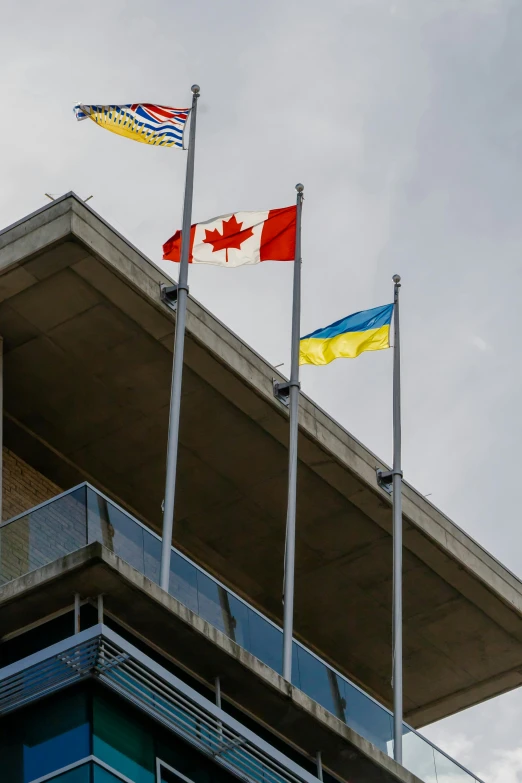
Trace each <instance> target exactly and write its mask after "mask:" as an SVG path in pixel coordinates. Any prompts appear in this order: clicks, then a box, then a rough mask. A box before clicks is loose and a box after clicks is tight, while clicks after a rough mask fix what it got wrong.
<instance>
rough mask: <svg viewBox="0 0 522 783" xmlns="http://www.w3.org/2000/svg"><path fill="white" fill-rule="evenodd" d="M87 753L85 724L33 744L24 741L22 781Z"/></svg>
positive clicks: (59, 767) (87, 732) (25, 781)
mask: <svg viewBox="0 0 522 783" xmlns="http://www.w3.org/2000/svg"><path fill="white" fill-rule="evenodd" d="M88 755H89V727H88V725H87V724H84V725H82V726H76V727H75V728H74V729H70V730H69V731H64V732H61V733H60V734H56V735H55V736H53V737H49V738H48V739H45V740H43V741H42V742H39V743H38V744H35V745H28V744H25V743H24V749H23V758H24V783H29V781H31V780H36V778H40V777H42V776H43V775H47V774H49V772H54V770H55V769H61V768H62V767H66V766H67V765H68V764H72V763H73V762H75V761H79V759H82V758H85V756H88Z"/></svg>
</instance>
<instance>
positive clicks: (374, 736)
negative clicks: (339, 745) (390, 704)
mask: <svg viewBox="0 0 522 783" xmlns="http://www.w3.org/2000/svg"><path fill="white" fill-rule="evenodd" d="M342 682H343V686H344V687H343V690H344V700H345V702H346V707H345V715H346V723H347V724H348V726H350V727H351V728H352V729H354V731H356V732H357V733H358V734H360V735H361V736H362V737H365V738H366V739H367V740H369V741H370V742H372V743H373V744H374V745H376V746H377V747H378V748H380V749H381V750H383V751H384V752H385V753H388V752H389V743H391V741H392V737H393V725H392V716H391V715H390V713H389V712H388V711H387V710H385V709H384V707H381V706H380V705H379V704H377V702H375V701H373V700H372V699H370V698H369V696H366V695H365V694H364V693H362V691H360V690H358V688H355V687H354V686H353V685H351V683H349V682H348V681H347V680H342Z"/></svg>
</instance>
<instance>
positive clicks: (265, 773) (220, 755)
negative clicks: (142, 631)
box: [0, 625, 317, 783]
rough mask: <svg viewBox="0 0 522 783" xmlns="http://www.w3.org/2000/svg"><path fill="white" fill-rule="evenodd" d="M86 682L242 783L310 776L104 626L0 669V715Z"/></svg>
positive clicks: (289, 781)
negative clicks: (129, 706)
mask: <svg viewBox="0 0 522 783" xmlns="http://www.w3.org/2000/svg"><path fill="white" fill-rule="evenodd" d="M87 677H93V678H95V679H97V680H99V681H100V682H102V683H103V684H104V685H105V686H106V687H108V688H110V689H111V690H113V691H115V692H116V693H118V694H119V695H120V696H122V697H123V698H124V699H127V701H129V702H131V703H132V704H133V705H134V706H136V707H138V708H139V709H141V710H142V711H144V712H146V713H148V714H149V715H150V716H151V717H153V718H154V719H155V720H157V721H159V722H161V723H162V724H163V725H165V726H166V727H167V728H168V729H169V730H171V731H173V732H175V733H176V734H178V735H180V736H181V737H183V738H184V739H185V740H186V741H188V742H190V743H191V744H192V745H194V746H195V747H197V748H198V750H200V751H201V752H203V753H204V754H205V755H207V756H209V757H210V758H212V759H214V761H216V762H217V763H218V764H221V765H222V766H223V767H226V768H227V769H228V770H229V771H231V772H232V773H233V774H234V775H235V776H238V777H240V778H242V779H243V780H245V781H248V782H249V783H317V779H316V778H315V776H314V775H312V774H310V773H309V772H308V771H307V770H305V769H304V768H303V767H301V766H299V764H297V763H296V762H294V761H292V760H291V759H290V758H288V757H287V756H285V755H284V753H281V752H280V751H279V750H277V749H276V748H275V747H273V746H272V745H270V744H269V743H268V742H266V741H265V740H263V739H262V738H261V737H258V736H257V735H256V734H255V733H254V732H252V731H250V730H249V729H247V728H246V727H245V726H243V725H242V724H241V723H240V722H239V721H237V720H236V719H235V718H232V717H231V716H230V715H228V714H227V713H226V712H224V711H223V710H222V709H220V708H219V707H217V706H215V705H214V704H212V702H211V701H209V700H208V699H206V698H205V697H204V696H202V695H201V694H199V693H198V692H197V691H195V690H194V689H193V688H191V687H190V685H187V683H185V682H183V681H182V680H180V679H179V678H177V677H176V676H175V675H174V674H172V673H171V672H169V671H167V670H166V669H164V668H163V667H162V666H160V665H159V664H158V663H156V662H155V661H153V660H152V659H151V658H149V657H148V656H147V655H145V654H144V653H142V652H140V651H139V650H138V649H137V648H135V647H134V646H133V645H131V644H130V643H129V642H127V641H126V640H124V639H122V638H121V637H120V636H119V635H118V634H116V633H115V632H114V631H111V630H110V629H109V628H107V627H106V626H104V625H96V626H93V627H92V628H89V629H88V630H86V631H83V632H81V633H78V634H76V635H75V636H73V637H69V638H68V639H64V640H63V641H62V642H58V643H57V644H55V645H52V646H51V647H48V648H47V649H45V650H41V651H39V652H37V653H34V654H33V655H31V656H29V657H28V658H26V659H23V660H21V661H17V662H16V663H14V664H11V665H9V666H6V667H5V668H4V669H0V715H6V714H8V713H9V712H12V711H13V710H15V709H17V708H19V707H22V706H24V705H25V704H27V703H29V702H31V701H35V700H36V699H38V698H41V697H42V696H45V695H47V694H49V693H50V692H52V691H56V690H59V689H61V688H64V687H66V686H67V685H70V684H71V683H73V682H78V681H80V680H82V679H86V678H87Z"/></svg>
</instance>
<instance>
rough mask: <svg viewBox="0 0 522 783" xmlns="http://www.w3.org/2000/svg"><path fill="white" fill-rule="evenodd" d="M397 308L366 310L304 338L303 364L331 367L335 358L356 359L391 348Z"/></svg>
mask: <svg viewBox="0 0 522 783" xmlns="http://www.w3.org/2000/svg"><path fill="white" fill-rule="evenodd" d="M392 315H393V305H392V304H388V305H384V306H382V307H373V308H372V309H371V310H362V311H361V312H360V313H353V315H348V316H346V318H341V320H340V321H336V322H335V323H333V324H330V326H325V327H323V328H322V329H316V331H315V332H312V333H311V334H307V335H306V336H305V337H301V340H300V344H299V364H330V362H333V360H334V359H342V358H344V359H355V357H356V356H359V354H360V353H363V351H380V350H382V349H383V348H389V347H390V323H391V319H392Z"/></svg>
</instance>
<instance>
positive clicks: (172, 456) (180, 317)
mask: <svg viewBox="0 0 522 783" xmlns="http://www.w3.org/2000/svg"><path fill="white" fill-rule="evenodd" d="M198 98H199V86H198V85H197V84H194V85H192V109H191V112H190V134H189V146H188V153H187V173H186V176H185V199H184V203H183V221H182V224H181V262H180V267H179V278H178V285H177V309H176V334H175V337H174V357H173V360H172V386H171V391H170V417H169V436H168V446H167V471H166V472H167V475H166V479H165V500H164V506H163V540H162V544H161V571H160V586H161V587H162V588H163V590H167V591H168V589H169V575H170V553H171V546H172V528H173V526H174V498H175V493H176V470H177V464H178V441H179V412H180V402H181V379H182V375H183V349H184V344H185V321H186V315H187V296H188V259H189V249H190V223H191V219H192V192H193V189H194V152H195V143H196V113H197V105H198Z"/></svg>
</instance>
